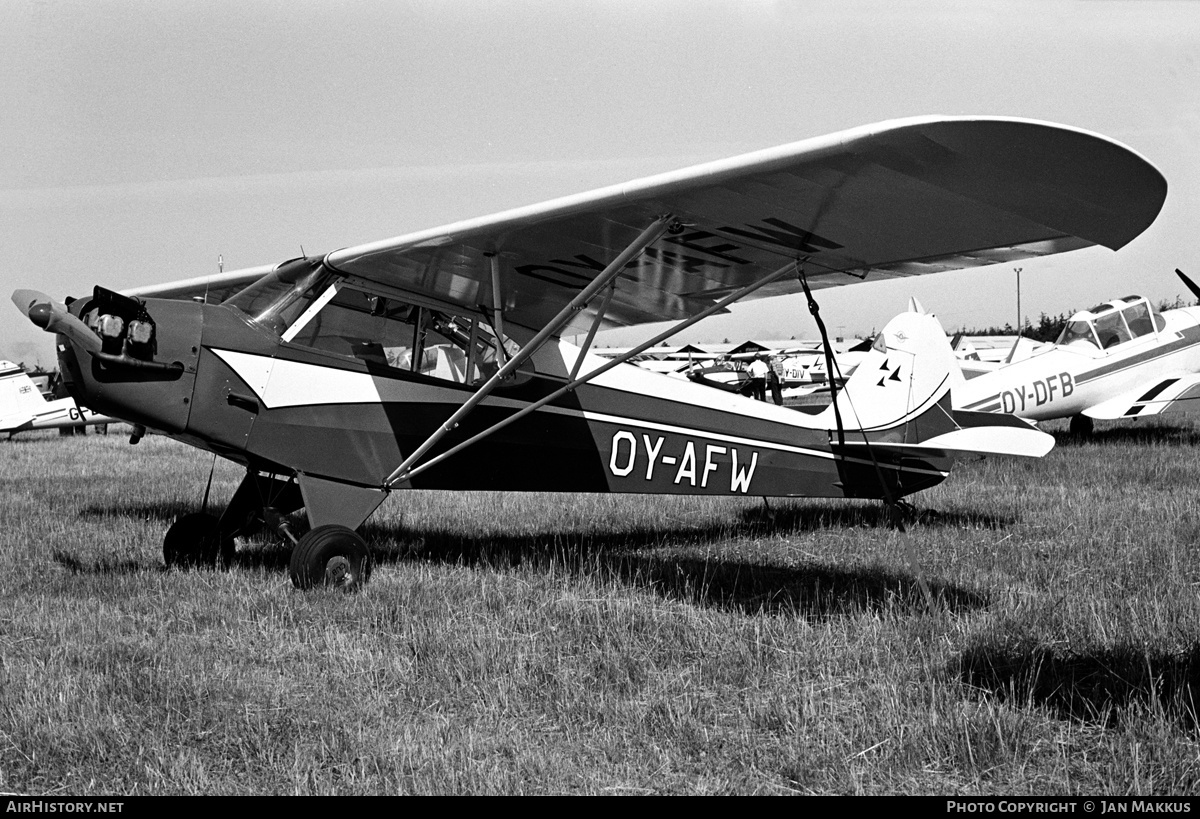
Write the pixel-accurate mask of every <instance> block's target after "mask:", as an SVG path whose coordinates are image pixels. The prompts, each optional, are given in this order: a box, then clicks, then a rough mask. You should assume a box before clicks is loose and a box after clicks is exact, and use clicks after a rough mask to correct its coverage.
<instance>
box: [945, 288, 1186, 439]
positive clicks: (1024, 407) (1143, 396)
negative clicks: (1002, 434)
mask: <svg viewBox="0 0 1200 819" xmlns="http://www.w3.org/2000/svg"><path fill="white" fill-rule="evenodd" d="M1176 272H1177V273H1178V274H1179V276H1180V278H1182V279H1183V281H1184V283H1185V284H1186V285H1187V287H1188V289H1189V290H1191V291H1192V292H1193V293H1194V294H1195V295H1196V296H1197V297H1198V298H1200V288H1197V286H1196V285H1195V284H1194V283H1192V281H1191V280H1190V279H1188V278H1187V276H1185V275H1184V274H1183V273H1182V272H1180V271H1176ZM1196 399H1200V308H1197V307H1179V308H1176V309H1173V310H1164V311H1162V312H1159V311H1158V310H1156V309H1155V308H1154V305H1152V304H1151V303H1150V302H1149V300H1147V299H1145V298H1143V297H1142V296H1125V297H1124V298H1119V299H1113V300H1112V301H1107V302H1104V303H1103V304H1098V305H1096V306H1095V307H1092V308H1090V309H1088V310H1083V311H1080V312H1078V313H1076V314H1075V315H1073V316H1071V318H1070V320H1069V321H1068V322H1067V324H1066V326H1065V327H1064V328H1063V331H1062V333H1061V334H1060V335H1059V337H1058V340H1057V341H1056V342H1055V343H1054V344H1053V345H1050V346H1048V347H1043V348H1040V349H1038V350H1036V351H1035V352H1034V353H1033V354H1032V355H1030V356H1029V357H1027V358H1024V359H1022V360H1020V361H1014V362H1012V363H1010V364H1006V365H1004V366H1001V367H998V368H996V369H993V370H991V371H989V372H984V373H981V374H979V375H977V376H975V377H974V378H969V379H968V380H967V381H966V383H965V384H964V385H963V386H962V387H961V388H958V389H956V390H955V392H954V403H955V405H956V406H958V407H961V408H963V409H970V410H975V411H980V412H1002V413H1010V414H1012V415H1016V416H1018V417H1020V418H1026V419H1029V420H1031V421H1046V420H1049V419H1052V418H1070V419H1071V426H1070V430H1071V432H1072V433H1073V434H1075V435H1087V434H1090V433H1091V431H1092V427H1093V419H1095V420H1116V419H1120V418H1126V419H1138V418H1147V417H1150V416H1153V415H1160V414H1162V413H1169V412H1177V411H1180V410H1183V411H1188V410H1191V411H1195V410H1198V409H1200V403H1198V402H1197V400H1196Z"/></svg>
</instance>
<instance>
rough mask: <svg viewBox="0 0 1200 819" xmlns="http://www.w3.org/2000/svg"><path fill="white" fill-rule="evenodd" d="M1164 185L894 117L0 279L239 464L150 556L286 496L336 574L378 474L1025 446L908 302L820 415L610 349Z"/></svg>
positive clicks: (800, 484) (749, 489) (858, 465)
mask: <svg viewBox="0 0 1200 819" xmlns="http://www.w3.org/2000/svg"><path fill="white" fill-rule="evenodd" d="M1165 196H1166V182H1165V180H1164V179H1163V177H1162V175H1161V174H1160V173H1159V172H1158V171H1157V170H1156V169H1155V168H1154V167H1153V166H1152V165H1150V163H1148V162H1147V161H1146V160H1145V159H1144V158H1142V157H1141V156H1140V155H1138V154H1137V153H1135V152H1133V151H1132V150H1130V149H1128V148H1126V147H1124V146H1122V145H1120V144H1118V143H1115V142H1113V141H1111V140H1109V139H1107V138H1105V137H1101V136H1099V135H1096V134H1092V133H1088V132H1083V131H1078V130H1074V129H1070V128H1065V127H1062V126H1055V125H1050V124H1045V123H1037V122H1030V121H1025V120H1013V119H979V118H932V117H929V118H916V119H909V120H900V121H894V122H888V123H883V124H880V125H874V126H867V127H863V128H858V129H854V130H850V131H846V132H842V133H838V134H834V135H832V136H827V137H822V138H818V139H811V140H806V141H802V142H798V143H793V144H789V145H784V146H781V147H778V148H772V149H768V150H764V151H759V152H755V153H751V154H746V155H743V156H738V157H734V158H731V159H726V160H721V161H717V162H712V163H708V164H704V165H699V166H695V167H691V168H687V169H684V170H680V171H675V172H671V173H666V174H662V175H659V176H654V177H649V178H645V179H641V180H638V181H634V182H630V183H627V184H622V185H616V186H613V187H609V188H603V189H600V190H596V191H592V192H590V193H584V194H580V195H577V196H570V197H566V198H562V199H556V200H552V201H549V202H544V203H541V204H537V205H533V206H530V207H524V208H518V209H515V210H510V211H505V212H502V213H499V214H495V215H492V216H486V217H482V218H476V219H470V220H467V221H463V222H458V223H455V224H451V225H447V226H444V227H438V228H433V229H428V230H421V231H417V232H414V233H409V234H406V235H402V236H398V237H396V238H392V239H387V240H384V241H380V242H375V243H371V244H364V245H358V246H353V247H347V248H344V249H341V250H335V251H333V252H330V253H327V254H324V255H321V256H310V257H306V258H299V259H294V260H291V261H288V262H284V263H281V264H279V265H277V266H274V267H271V268H266V269H258V270H255V271H250V272H242V273H237V272H230V273H223V274H220V275H218V276H214V277H209V278H203V279H196V280H191V281H189V282H184V283H175V284H171V285H165V286H161V287H157V288H155V287H149V288H143V289H141V290H139V291H134V292H128V291H127V292H125V293H117V292H113V291H111V290H108V289H105V288H103V287H96V288H95V290H94V291H93V292H92V293H91V294H90V295H88V296H87V297H85V298H80V299H76V300H73V301H70V302H69V304H59V303H57V302H55V301H54V300H53V299H51V298H50V297H48V296H45V295H42V294H40V293H36V292H34V291H18V292H17V293H15V294H14V296H13V299H14V301H15V302H16V304H17V306H18V307H19V308H20V309H21V310H22V312H24V313H26V314H27V315H28V316H29V318H30V319H31V320H32V321H33V322H34V323H35V324H37V325H39V326H41V327H43V328H45V329H46V330H49V331H51V332H54V333H56V334H57V335H58V343H59V358H60V362H61V366H62V370H63V372H64V373H65V374H66V375H67V378H68V379H69V384H70V386H71V389H72V391H73V394H75V395H76V396H77V397H79V398H80V399H81V400H84V402H85V403H87V405H88V406H91V407H94V408H96V409H98V410H101V411H104V412H108V413H112V414H115V415H118V416H120V417H122V418H126V419H127V420H129V421H132V422H136V423H138V424H141V425H143V426H144V427H146V428H150V429H153V430H156V431H159V432H161V433H163V434H166V435H170V436H172V437H175V438H178V439H179V440H182V441H185V442H187V443H189V444H192V445H194V446H197V447H200V448H202V449H205V450H208V451H210V452H213V453H215V454H217V455H220V456H223V457H225V458H229V459H231V460H233V461H236V462H238V463H240V464H243V465H244V466H245V467H246V477H245V479H244V480H243V482H242V484H241V486H240V487H239V488H238V490H237V492H236V493H235V494H234V497H233V498H232V500H231V502H230V504H229V506H228V508H227V509H226V510H225V511H224V513H223V514H222V515H221V516H220V517H219V518H218V517H214V516H205V515H202V514H193V515H188V516H185V517H184V518H181V519H180V520H179V521H177V522H176V523H175V524H174V525H173V526H172V527H171V529H170V530H169V531H168V532H167V535H166V538H165V542H164V547H163V548H164V556H165V558H166V561H167V563H168V565H187V564H192V563H198V562H213V561H217V560H220V559H227V558H228V557H229V556H231V554H232V550H233V548H234V547H233V538H234V536H235V535H237V534H238V533H239V532H241V531H242V530H243V529H245V528H246V527H247V526H248V525H250V524H251V523H252V522H254V521H256V520H257V519H261V518H265V519H269V520H277V519H279V517H280V515H283V514H287V513H290V512H292V511H295V510H298V509H299V508H301V507H303V509H304V511H305V514H306V516H307V518H308V521H309V522H310V524H311V526H312V529H311V530H310V531H308V532H307V533H306V534H304V535H303V536H302V537H299V538H297V539H295V541H296V542H295V545H294V547H293V551H292V557H291V575H292V579H293V581H294V582H295V584H296V585H297V586H298V587H302V588H304V587H309V586H312V585H318V584H337V585H345V586H355V585H357V584H359V583H361V582H363V581H364V580H365V579H366V577H367V574H368V572H369V570H370V565H371V561H370V556H369V552H368V549H367V545H366V544H365V543H364V541H363V540H362V538H361V537H359V536H358V535H357V534H356V532H355V529H356V528H357V527H358V526H359V525H360V524H361V523H362V522H363V521H364V520H365V519H366V518H367V517H368V516H369V515H370V514H371V513H372V512H373V511H374V510H375V509H376V508H377V507H378V505H379V504H380V503H381V502H382V501H383V500H384V498H385V497H387V496H388V494H389V493H390V492H393V491H396V490H402V489H408V488H436V489H491V490H538V491H567V492H635V493H674V494H689V495H691V494H704V495H712V494H726V495H728V494H732V495H756V496H822V497H848V498H875V499H883V500H885V501H889V502H894V501H896V500H897V499H899V498H900V497H902V496H905V495H908V494H910V493H912V492H915V491H917V490H920V489H923V488H925V487H929V486H932V485H934V484H936V483H938V482H940V481H941V480H943V479H944V478H945V477H946V475H947V473H948V470H949V468H950V466H951V464H952V462H953V460H954V458H955V456H956V455H957V454H959V453H971V454H974V453H978V452H987V453H1001V454H1014V455H1028V456H1036V455H1041V454H1044V453H1045V452H1046V451H1048V449H1049V447H1050V445H1051V442H1052V439H1051V438H1050V436H1047V435H1045V434H1044V433H1041V432H1039V431H1037V430H1035V429H1034V428H1033V427H1031V426H1030V425H1029V424H1028V423H1027V422H1025V421H1023V420H1021V419H1018V418H1013V417H1007V416H1002V415H994V414H983V413H972V412H965V411H957V410H954V409H953V408H952V406H951V397H950V395H949V392H948V387H949V383H950V375H951V372H952V368H953V366H954V359H953V354H952V353H951V352H950V349H949V345H948V343H947V342H946V339H945V336H944V334H943V333H942V332H941V330H940V328H935V327H932V326H931V324H930V322H932V319H929V318H928V317H921V316H911V317H900V318H899V319H897V321H896V322H895V323H893V324H890V325H889V326H888V327H887V328H885V330H884V332H883V333H882V334H881V335H880V337H879V338H878V339H877V340H876V344H875V349H874V357H873V358H872V359H871V360H869V361H864V362H863V363H862V364H860V365H859V368H858V370H857V371H856V373H855V375H854V377H853V378H852V379H850V381H849V382H848V383H847V384H846V386H845V388H844V389H842V390H840V391H839V392H838V394H837V396H836V399H835V400H833V401H832V402H831V403H830V405H829V407H828V408H827V409H825V410H822V411H821V412H820V413H819V414H815V415H812V414H806V413H802V412H796V411H792V410H789V409H786V408H784V407H777V406H774V405H772V404H770V403H764V402H761V401H753V400H750V399H746V398H743V397H741V396H737V395H732V394H725V393H721V392H719V391H716V390H711V389H708V388H706V387H703V386H698V385H695V384H691V383H688V382H686V381H683V380H679V379H672V378H668V377H665V376H661V375H657V374H654V373H649V372H645V371H643V370H640V369H638V368H637V367H634V366H631V365H627V364H625V363H624V362H625V360H626V359H627V358H629V357H631V356H633V355H636V354H637V353H638V352H640V351H641V350H643V349H648V348H650V347H651V346H653V345H655V344H657V343H660V342H661V341H663V340H664V339H666V338H669V337H670V336H672V335H674V334H675V333H676V332H679V331H680V330H682V329H684V328H685V327H688V326H691V325H692V324H694V323H695V322H698V321H700V320H701V319H703V318H705V317H707V316H710V315H712V314H714V313H717V312H720V311H723V310H725V308H726V307H727V306H728V305H730V304H732V303H733V302H735V301H737V300H739V299H747V298H760V297H764V296H776V295H783V294H794V293H801V292H803V293H805V294H807V296H808V304H809V309H810V310H812V311H813V312H816V302H815V297H814V296H813V293H815V292H816V291H819V290H820V289H821V288H824V287H832V286H837V285H843V284H857V283H861V282H869V281H874V280H876V279H890V278H896V277H904V276H913V275H919V274H923V273H933V272H938V271H945V270H957V269H961V268H971V267H978V266H981V265H989V264H994V263H996V262H1007V261H1011V260H1015V259H1027V258H1031V257H1038V256H1043V255H1047V254H1052V253H1059V252H1062V251H1067V250H1073V249H1076V248H1081V247H1086V246H1092V245H1103V246H1106V247H1109V248H1113V249H1116V248H1120V247H1122V246H1123V245H1125V244H1126V243H1128V242H1129V241H1130V240H1132V239H1133V238H1134V237H1136V236H1137V235H1138V234H1140V233H1141V232H1142V231H1143V230H1145V229H1146V228H1147V227H1148V226H1149V225H1150V224H1151V223H1152V222H1153V221H1154V219H1155V217H1156V216H1157V214H1158V212H1159V210H1160V208H1161V206H1162V203H1163V200H1164V198H1165ZM964 275H967V274H964ZM225 292H232V293H233V294H232V295H231V296H229V298H227V299H225V300H223V301H222V302H221V303H220V304H213V303H211V301H213V296H214V295H215V294H218V293H221V294H224V293H225ZM205 293H207V294H208V298H207V299H205V298H204V294H205ZM191 297H197V298H198V300H190V298H191ZM664 321H671V322H674V324H673V326H671V327H670V328H669V329H667V330H665V331H663V332H661V333H658V334H656V335H654V337H653V338H650V339H648V340H647V341H646V342H645V343H644V345H640V346H639V347H634V348H632V350H631V351H630V352H629V353H628V354H627V355H626V356H622V357H618V358H616V359H612V360H605V359H602V358H600V357H598V356H596V355H594V354H593V353H592V352H591V347H592V344H593V341H594V339H595V334H596V333H597V332H598V331H599V330H600V329H602V328H607V327H617V326H628V325H633V324H640V323H649V322H664ZM818 324H819V326H821V327H823V324H821V323H820V321H819V314H818ZM932 324H933V325H936V322H932ZM574 334H582V335H585V340H584V342H583V343H582V345H580V346H576V345H574V344H571V343H568V342H567V341H566V340H565V338H564V337H569V336H570V335H574ZM281 530H282V531H283V533H284V534H285V535H287V536H289V537H292V535H291V532H290V530H289V529H287V528H286V527H281Z"/></svg>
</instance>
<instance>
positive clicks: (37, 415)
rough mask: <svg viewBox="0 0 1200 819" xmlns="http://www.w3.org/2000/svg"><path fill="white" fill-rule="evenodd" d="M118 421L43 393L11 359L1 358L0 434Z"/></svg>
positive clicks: (70, 401)
mask: <svg viewBox="0 0 1200 819" xmlns="http://www.w3.org/2000/svg"><path fill="white" fill-rule="evenodd" d="M113 423H117V419H116V418H110V417H108V416H107V415H101V414H99V413H96V412H92V411H91V410H90V409H88V408H87V407H81V406H79V404H78V403H76V401H75V399H74V398H71V397H66V398H52V399H47V398H45V397H43V396H42V393H41V392H40V391H39V390H38V388H37V386H36V385H35V384H34V383H33V379H32V378H30V377H29V375H28V374H27V373H26V372H25V371H24V370H23V369H21V368H20V367H18V366H17V365H16V364H14V363H12V362H11V361H0V434H3V433H7V434H8V437H9V438H11V437H13V436H14V435H16V434H17V433H18V432H28V431H30V430H35V429H64V428H67V429H69V428H71V427H84V426H92V425H95V424H113Z"/></svg>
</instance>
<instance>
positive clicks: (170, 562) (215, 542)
mask: <svg viewBox="0 0 1200 819" xmlns="http://www.w3.org/2000/svg"><path fill="white" fill-rule="evenodd" d="M233 551H234V545H233V538H231V537H224V536H222V534H221V528H220V525H219V524H218V522H217V519H216V518H215V517H213V516H212V515H209V514H205V513H204V512H193V513H191V514H189V515H184V516H183V517H181V518H178V519H177V520H176V521H175V522H174V523H172V524H171V528H170V529H168V530H167V534H166V537H164V538H163V560H164V561H165V562H166V564H167V568H168V569H198V568H204V569H213V568H228V566H229V564H230V563H231V562H233Z"/></svg>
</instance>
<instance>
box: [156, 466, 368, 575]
mask: <svg viewBox="0 0 1200 819" xmlns="http://www.w3.org/2000/svg"><path fill="white" fill-rule="evenodd" d="M382 497H383V496H382V494H381V493H379V492H377V490H371V489H359V488H355V487H347V486H345V485H342V484H335V483H331V482H329V481H322V480H313V479H305V478H304V476H300V480H296V479H290V480H284V479H282V478H279V477H276V476H274V475H263V474H259V473H256V472H252V471H251V472H247V474H246V477H245V478H243V479H242V483H241V485H239V486H238V489H237V491H236V492H235V493H234V495H233V498H231V499H230V501H229V506H227V507H226V509H225V511H224V512H223V513H222V514H221V516H220V517H219V518H218V517H216V516H215V515H211V514H208V513H205V512H194V513H192V514H188V515H184V516H182V517H180V518H179V519H178V520H176V521H175V523H174V524H172V526H171V528H170V529H168V530H167V534H166V537H165V538H164V539H163V559H164V560H165V561H166V564H167V568H168V569H197V568H219V569H227V568H229V567H230V566H232V564H233V560H234V554H235V550H236V549H235V545H234V538H235V537H237V536H239V535H246V534H250V533H251V532H253V531H255V530H258V529H260V528H265V529H268V530H270V531H274V532H276V533H278V534H279V535H280V536H281V537H282V538H284V539H285V540H287V541H289V542H291V544H292V556H291V561H290V564H289V568H290V573H291V577H292V584H293V585H294V586H295V587H296V588H298V589H313V588H336V589H341V590H343V591H354V590H357V589H359V588H362V586H363V585H365V584H366V582H367V580H368V579H369V578H370V576H371V565H372V561H371V550H370V548H369V547H368V546H367V543H366V541H365V540H363V539H362V538H361V537H359V535H358V534H356V533H355V531H354V529H353V528H352V527H351V526H348V525H346V523H353V524H354V525H355V526H357V525H359V524H361V523H362V521H363V520H365V519H366V518H367V516H368V515H369V514H370V513H371V512H372V511H374V509H375V507H376V506H378V505H379V502H380V501H381V500H382ZM306 501H307V502H306ZM301 507H303V508H304V509H305V511H306V513H307V515H308V518H309V520H310V521H313V520H314V518H315V519H316V521H324V520H330V519H333V520H339V519H340V520H341V522H339V523H322V524H321V525H316V526H314V527H313V528H312V529H311V530H310V531H308V532H305V533H303V534H301V535H300V536H299V537H297V535H296V533H295V532H294V531H293V528H292V521H291V520H290V518H289V515H290V514H291V513H292V512H295V511H297V510H298V509H300V508H301Z"/></svg>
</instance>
